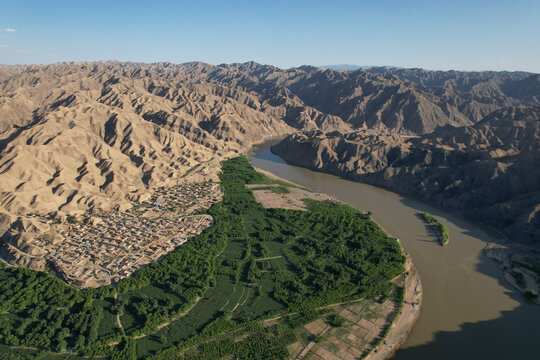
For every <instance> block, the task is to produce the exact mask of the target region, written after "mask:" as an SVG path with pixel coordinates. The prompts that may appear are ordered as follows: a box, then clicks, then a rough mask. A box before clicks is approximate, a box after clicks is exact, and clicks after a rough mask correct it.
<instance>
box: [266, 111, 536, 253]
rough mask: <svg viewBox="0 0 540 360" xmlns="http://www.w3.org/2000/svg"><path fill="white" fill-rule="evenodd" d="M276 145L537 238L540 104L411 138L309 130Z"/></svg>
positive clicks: (298, 157)
mask: <svg viewBox="0 0 540 360" xmlns="http://www.w3.org/2000/svg"><path fill="white" fill-rule="evenodd" d="M272 151H273V152H275V153H276V154H277V155H279V156H281V157H282V158H284V159H285V160H286V161H287V162H290V163H292V164H295V165H300V166H304V167H308V168H311V169H315V170H320V171H324V172H330V173H333V174H337V175H340V176H344V177H347V178H351V179H354V180H358V181H362V182H366V183H370V184H374V185H377V186H382V187H386V188H389V189H392V190H394V191H399V192H402V193H406V194H411V195H414V196H416V197H420V198H422V199H425V200H427V201H430V202H433V203H436V204H438V205H441V206H443V207H445V208H447V209H450V210H453V211H456V212H458V213H461V214H463V215H466V216H468V217H470V218H473V219H476V220H479V221H482V222H484V223H486V224H488V225H491V226H493V227H495V228H498V229H500V230H502V231H503V232H504V233H505V234H507V235H508V236H509V237H510V238H511V239H513V240H516V241H520V242H523V243H526V244H536V245H540V244H539V243H538V239H540V168H539V167H538V164H539V163H540V108H537V107H509V108H504V109H502V110H498V111H495V112H493V113H491V114H490V115H488V116H486V117H485V118H484V119H483V120H482V121H480V122H478V123H476V124H475V125H472V126H465V127H460V128H454V127H450V126H447V127H444V128H440V129H438V130H437V131H436V132H434V133H431V134H427V135H424V136H421V137H413V138H404V137H401V136H399V135H396V134H393V133H386V134H383V133H379V132H373V131H369V130H364V131H355V132H351V133H345V134H342V133H339V132H331V133H324V132H322V131H311V132H305V133H301V134H294V135H291V136H289V137H288V138H286V139H285V140H283V141H282V142H281V143H279V144H277V145H275V146H274V147H273V148H272Z"/></svg>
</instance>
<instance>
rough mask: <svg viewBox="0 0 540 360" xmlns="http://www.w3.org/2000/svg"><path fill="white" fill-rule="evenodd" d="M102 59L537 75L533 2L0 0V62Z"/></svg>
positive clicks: (538, 14)
mask: <svg viewBox="0 0 540 360" xmlns="http://www.w3.org/2000/svg"><path fill="white" fill-rule="evenodd" d="M110 59H116V60H129V61H142V62H157V61H170V62H175V63H182V62H187V61H204V62H208V63H211V64H220V63H231V62H245V61H250V60H254V61H256V62H259V63H263V64H272V65H276V66H279V67H282V68H288V67H292V66H299V65H303V64H311V65H328V64H357V65H392V66H402V67H423V68H427V69H433V70H447V69H455V70H526V71H532V72H538V73H540V1H539V0H535V1H531V0H513V1H498V0H492V1H475V0H469V1H462V0H455V1H452V0H445V1H438V0H432V1H403V0H402V1H388V0H379V1H377V0H372V1H363V0H357V1H339V0H333V1H317V0H312V1H300V0H289V1H281V0H277V1H258V0H251V1H225V0H222V1H205V0H199V1H159V0H155V1H135V0H132V1H113V0H109V1H99V0H98V1H95V0H92V1H91V0H71V1H55V0H40V1H26V0H0V63H2V64H21V63H23V64H27V63H53V62H58V61H86V60H110Z"/></svg>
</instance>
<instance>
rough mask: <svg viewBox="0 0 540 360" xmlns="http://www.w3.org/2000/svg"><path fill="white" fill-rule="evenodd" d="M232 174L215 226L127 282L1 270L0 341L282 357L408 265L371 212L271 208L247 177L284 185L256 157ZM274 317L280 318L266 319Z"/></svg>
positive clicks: (149, 353)
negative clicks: (303, 335)
mask: <svg viewBox="0 0 540 360" xmlns="http://www.w3.org/2000/svg"><path fill="white" fill-rule="evenodd" d="M220 178H221V184H222V187H223V190H224V195H223V200H222V202H220V203H217V204H215V205H214V206H212V207H211V208H210V209H209V210H208V213H209V214H211V215H212V216H213V217H214V220H215V224H214V226H212V227H211V228H209V229H207V230H206V231H205V232H203V233H202V234H201V235H199V236H196V237H193V238H191V239H190V240H189V241H188V242H187V243H185V244H184V245H182V246H180V247H178V248H177V249H176V250H175V251H173V252H171V253H169V254H168V255H167V256H165V257H164V258H163V260H162V261H161V262H159V263H152V264H150V265H148V266H147V267H145V268H143V269H141V270H140V271H138V272H136V273H135V274H134V275H133V276H132V277H130V278H126V279H123V280H121V281H120V282H119V283H118V284H117V285H116V286H115V287H113V286H104V287H101V288H97V289H85V290H82V291H79V290H76V289H74V288H72V287H70V286H68V285H66V284H65V283H63V282H62V281H60V280H59V279H57V278H55V277H53V276H51V275H48V274H44V273H39V272H36V271H32V270H29V269H24V268H9V267H2V268H0V344H3V345H4V346H5V347H9V348H10V349H11V347H12V346H28V347H34V348H37V349H38V350H39V351H47V352H51V351H52V352H57V351H63V350H64V349H66V350H67V351H70V352H71V354H73V356H76V355H86V356H89V357H95V356H99V357H100V358H108V359H135V358H144V359H146V358H150V359H174V358H181V357H183V356H185V358H191V357H193V358H201V357H204V358H208V359H210V358H222V357H231V356H234V357H235V358H240V359H252V358H268V357H269V356H270V357H272V358H276V359H279V358H284V357H287V356H288V351H287V348H286V347H287V346H288V345H289V344H291V343H293V342H295V341H297V339H298V333H299V331H300V330H297V329H300V328H301V327H302V326H303V325H305V324H306V323H308V322H310V321H313V320H314V319H317V318H319V317H320V315H321V314H322V313H321V308H322V307H325V306H328V305H330V304H335V303H341V302H347V301H352V300H357V299H361V298H379V297H381V296H384V295H385V294H388V293H389V291H391V289H392V285H391V284H390V282H389V280H390V279H392V278H394V277H395V276H397V275H398V274H400V273H402V272H403V271H404V266H403V264H404V262H405V257H404V256H403V255H402V253H401V249H400V247H399V244H398V243H397V242H396V241H395V240H394V239H392V238H390V237H388V236H387V235H386V234H385V233H384V232H383V231H382V230H381V229H380V228H379V227H378V226H377V225H376V224H375V223H374V222H373V221H372V220H371V219H370V218H369V216H368V215H366V214H363V213H362V212H360V211H358V210H356V209H354V208H352V207H349V206H345V205H339V204H336V203H334V202H330V201H324V202H321V201H315V200H306V203H307V204H308V207H309V210H310V211H296V210H284V209H264V208H263V207H262V206H261V205H260V204H259V203H257V202H256V201H255V198H254V197H253V193H252V191H251V190H250V189H247V188H246V184H268V183H276V182H275V181H274V180H272V182H269V180H271V179H269V178H268V177H266V176H265V175H263V174H260V173H257V172H256V171H255V170H254V169H253V167H252V166H251V164H250V163H249V161H248V160H247V158H245V157H237V158H233V159H230V160H227V161H225V162H224V163H223V165H222V173H221V174H220ZM278 184H279V186H276V187H275V188H277V189H281V188H282V187H287V186H289V185H290V184H286V183H284V184H282V183H281V182H279V183H278ZM272 188H274V187H272ZM278 191H283V190H278ZM116 314H122V315H121V322H122V325H123V328H122V329H120V328H118V326H117V324H116ZM270 318H276V320H273V322H274V323H275V322H277V325H272V326H262V325H261V321H262V320H264V319H270ZM336 321H337V320H336ZM5 347H4V348H5Z"/></svg>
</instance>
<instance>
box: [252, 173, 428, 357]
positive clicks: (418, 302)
mask: <svg viewBox="0 0 540 360" xmlns="http://www.w3.org/2000/svg"><path fill="white" fill-rule="evenodd" d="M255 170H257V171H259V172H261V173H263V174H265V175H266V176H268V177H270V178H273V179H276V180H281V181H285V182H288V183H290V184H293V185H295V186H299V187H300V186H301V185H299V184H296V183H294V182H291V181H290V180H287V179H284V178H282V177H279V176H278V175H276V174H274V173H272V172H270V171H267V170H264V169H261V168H257V167H255ZM328 197H329V198H331V199H332V200H333V201H337V202H340V203H341V201H339V200H338V199H336V198H334V197H330V196H329V195H328ZM373 221H375V220H373ZM376 223H377V222H376ZM377 225H378V226H379V227H380V228H381V229H382V230H383V231H384V232H385V233H386V234H388V235H389V236H390V234H389V232H388V231H387V230H385V229H384V228H383V227H382V226H381V225H380V224H378V223H377ZM400 245H401V244H400ZM401 248H402V250H403V251H404V252H405V249H403V246H401ZM405 253H406V252H405ZM406 256H407V260H406V262H405V272H404V274H403V276H404V279H403V283H401V284H398V285H400V286H404V287H405V295H404V300H403V306H402V307H401V311H400V312H399V313H398V314H396V316H395V318H394V319H393V320H392V323H391V324H390V330H389V331H388V332H387V334H386V336H385V338H384V340H382V342H380V344H379V345H377V346H376V347H375V348H374V349H373V350H372V351H371V352H370V354H369V355H368V356H367V357H366V358H365V359H366V360H384V359H389V358H390V357H392V356H393V355H394V354H395V352H396V351H397V350H398V349H399V347H400V346H401V345H403V344H404V343H405V342H406V341H407V338H408V336H409V334H410V333H411V331H412V329H413V327H414V325H415V323H416V321H417V320H418V318H419V317H420V313H421V308H422V299H423V287H422V282H421V279H420V274H419V273H418V271H417V269H416V267H415V266H414V263H413V261H412V258H411V256H410V255H409V254H407V253H406ZM398 279H399V277H398Z"/></svg>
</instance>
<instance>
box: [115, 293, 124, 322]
mask: <svg viewBox="0 0 540 360" xmlns="http://www.w3.org/2000/svg"><path fill="white" fill-rule="evenodd" d="M117 297H118V293H115V294H114V303H115V304H116V298H117ZM122 315H124V313H122V314H116V323H117V324H118V327H119V328H120V329H121V328H123V326H122V321H120V316H122Z"/></svg>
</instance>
